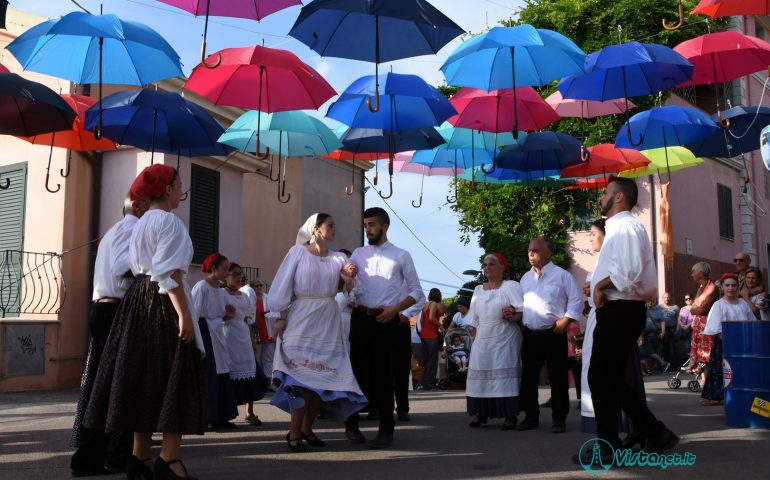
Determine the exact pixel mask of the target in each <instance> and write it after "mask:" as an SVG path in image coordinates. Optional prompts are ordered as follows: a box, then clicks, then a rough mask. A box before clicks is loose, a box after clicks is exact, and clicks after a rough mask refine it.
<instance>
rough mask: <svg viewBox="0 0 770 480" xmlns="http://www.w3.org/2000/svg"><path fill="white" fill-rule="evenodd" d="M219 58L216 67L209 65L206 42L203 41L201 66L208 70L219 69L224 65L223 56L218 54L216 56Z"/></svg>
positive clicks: (215, 63)
mask: <svg viewBox="0 0 770 480" xmlns="http://www.w3.org/2000/svg"><path fill="white" fill-rule="evenodd" d="M215 55H216V56H217V61H216V62H214V65H209V64H208V63H206V41H205V40H204V41H203V46H202V47H201V65H203V66H204V67H206V68H217V67H218V66H220V65H221V64H222V54H221V53H219V52H217V53H216V54H215Z"/></svg>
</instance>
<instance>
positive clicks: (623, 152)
mask: <svg viewBox="0 0 770 480" xmlns="http://www.w3.org/2000/svg"><path fill="white" fill-rule="evenodd" d="M587 156H588V159H587V160H586V161H585V162H582V163H579V164H577V165H573V166H571V167H567V168H565V169H563V170H562V171H561V175H560V177H561V178H575V177H592V176H594V175H602V176H603V177H605V178H606V177H607V174H608V173H618V172H622V171H624V170H632V169H634V168H642V167H646V166H647V165H648V164H649V163H650V161H649V160H648V159H647V157H645V156H644V155H642V154H641V153H640V152H639V151H638V150H632V149H630V148H616V147H615V145H612V144H608V143H602V144H599V145H594V146H593V147H588V155H587Z"/></svg>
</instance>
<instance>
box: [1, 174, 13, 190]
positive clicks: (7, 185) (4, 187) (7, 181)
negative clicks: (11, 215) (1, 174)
mask: <svg viewBox="0 0 770 480" xmlns="http://www.w3.org/2000/svg"><path fill="white" fill-rule="evenodd" d="M4 180H5V182H3V184H2V185H0V190H8V189H9V188H11V179H10V178H8V177H6V178H4Z"/></svg>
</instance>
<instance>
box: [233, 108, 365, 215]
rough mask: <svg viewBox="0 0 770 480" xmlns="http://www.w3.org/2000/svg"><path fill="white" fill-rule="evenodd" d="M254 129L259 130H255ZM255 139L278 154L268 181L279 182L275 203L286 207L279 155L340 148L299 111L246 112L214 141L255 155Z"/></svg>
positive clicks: (331, 136) (326, 131)
mask: <svg viewBox="0 0 770 480" xmlns="http://www.w3.org/2000/svg"><path fill="white" fill-rule="evenodd" d="M258 117H262V118H261V119H260V118H258ZM258 128H261V129H262V130H257V129H258ZM257 135H260V136H261V142H262V145H261V147H264V148H265V150H267V148H272V149H273V150H274V151H275V150H277V151H278V168H277V170H278V177H277V178H272V172H271V177H270V179H271V180H273V181H276V182H279V184H278V201H279V202H281V203H289V201H290V200H291V194H289V195H288V196H286V161H287V160H283V169H282V168H281V166H282V165H281V162H282V159H281V157H282V155H286V157H294V156H305V155H313V156H315V155H316V154H319V153H329V152H331V151H334V150H337V149H339V148H341V147H342V142H340V141H339V139H338V138H337V136H336V135H334V133H333V132H332V131H331V130H329V127H327V126H326V125H324V123H323V122H321V121H320V120H318V119H317V118H313V117H311V116H310V115H308V114H307V113H305V112H302V111H292V112H275V113H264V112H258V111H256V110H252V111H249V112H246V113H244V114H243V115H241V116H240V117H238V118H237V119H236V120H235V122H233V124H232V125H231V126H230V128H228V129H227V131H225V133H223V134H222V136H220V137H219V140H218V141H219V142H220V143H224V144H226V145H229V146H231V147H234V148H237V149H238V150H240V151H242V152H254V153H258V150H259V149H260V145H259V143H258V142H257ZM287 159H288V158H287ZM351 193H352V192H351ZM284 197H285V198H286V199H285V200H284Z"/></svg>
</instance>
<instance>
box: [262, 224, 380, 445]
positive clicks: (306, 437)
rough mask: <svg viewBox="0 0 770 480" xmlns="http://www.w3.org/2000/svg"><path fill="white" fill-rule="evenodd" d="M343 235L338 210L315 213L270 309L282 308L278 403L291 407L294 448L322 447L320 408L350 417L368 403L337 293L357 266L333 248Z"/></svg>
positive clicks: (286, 263) (279, 277) (278, 280)
mask: <svg viewBox="0 0 770 480" xmlns="http://www.w3.org/2000/svg"><path fill="white" fill-rule="evenodd" d="M335 236H336V227H335V224H334V218H332V216H331V215H329V214H326V213H317V214H315V215H312V216H311V217H310V218H308V220H307V221H306V222H305V224H304V225H303V226H302V228H300V230H299V232H298V233H297V241H296V245H294V246H293V247H292V248H291V249H290V250H289V252H288V253H287V254H286V257H285V258H284V260H283V263H281V266H280V267H279V268H278V273H277V274H276V276H275V280H273V285H272V288H271V290H270V294H269V295H268V299H267V309H268V310H269V311H270V312H272V313H273V314H275V313H279V315H280V318H279V319H278V320H277V321H276V322H275V332H276V337H277V343H276V349H275V358H274V361H273V383H274V384H275V385H276V392H275V395H273V399H272V401H271V402H270V403H271V404H273V405H275V406H277V407H279V408H280V409H282V410H284V411H286V412H289V413H291V428H290V430H289V433H287V434H286V442H287V444H288V447H289V450H291V451H292V452H302V451H305V450H306V449H307V446H306V443H307V444H308V445H311V446H314V447H322V446H324V445H325V442H324V441H323V440H321V439H319V438H318V436H316V434H315V433H313V422H314V421H315V419H316V417H317V416H318V414H319V413H323V415H324V416H325V417H327V418H331V419H335V420H339V421H340V422H342V421H344V420H345V419H347V418H348V417H349V416H350V415H351V414H353V413H354V412H357V411H358V410H361V409H362V408H363V407H364V406H365V405H366V398H365V397H364V395H363V393H362V392H361V388H360V387H359V386H358V383H357V382H356V379H355V376H354V375H353V369H352V367H351V365H350V352H349V351H348V348H347V346H346V343H345V339H344V328H343V325H342V319H341V317H340V311H339V306H338V304H337V302H336V301H335V299H334V298H335V295H336V294H337V292H338V291H339V290H340V289H341V288H346V289H347V290H348V291H349V290H350V289H352V288H353V283H354V278H355V276H356V273H357V270H356V266H355V265H354V264H352V263H348V260H347V257H345V255H343V254H341V253H339V252H332V251H331V250H329V243H331V242H333V241H334V239H335Z"/></svg>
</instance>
